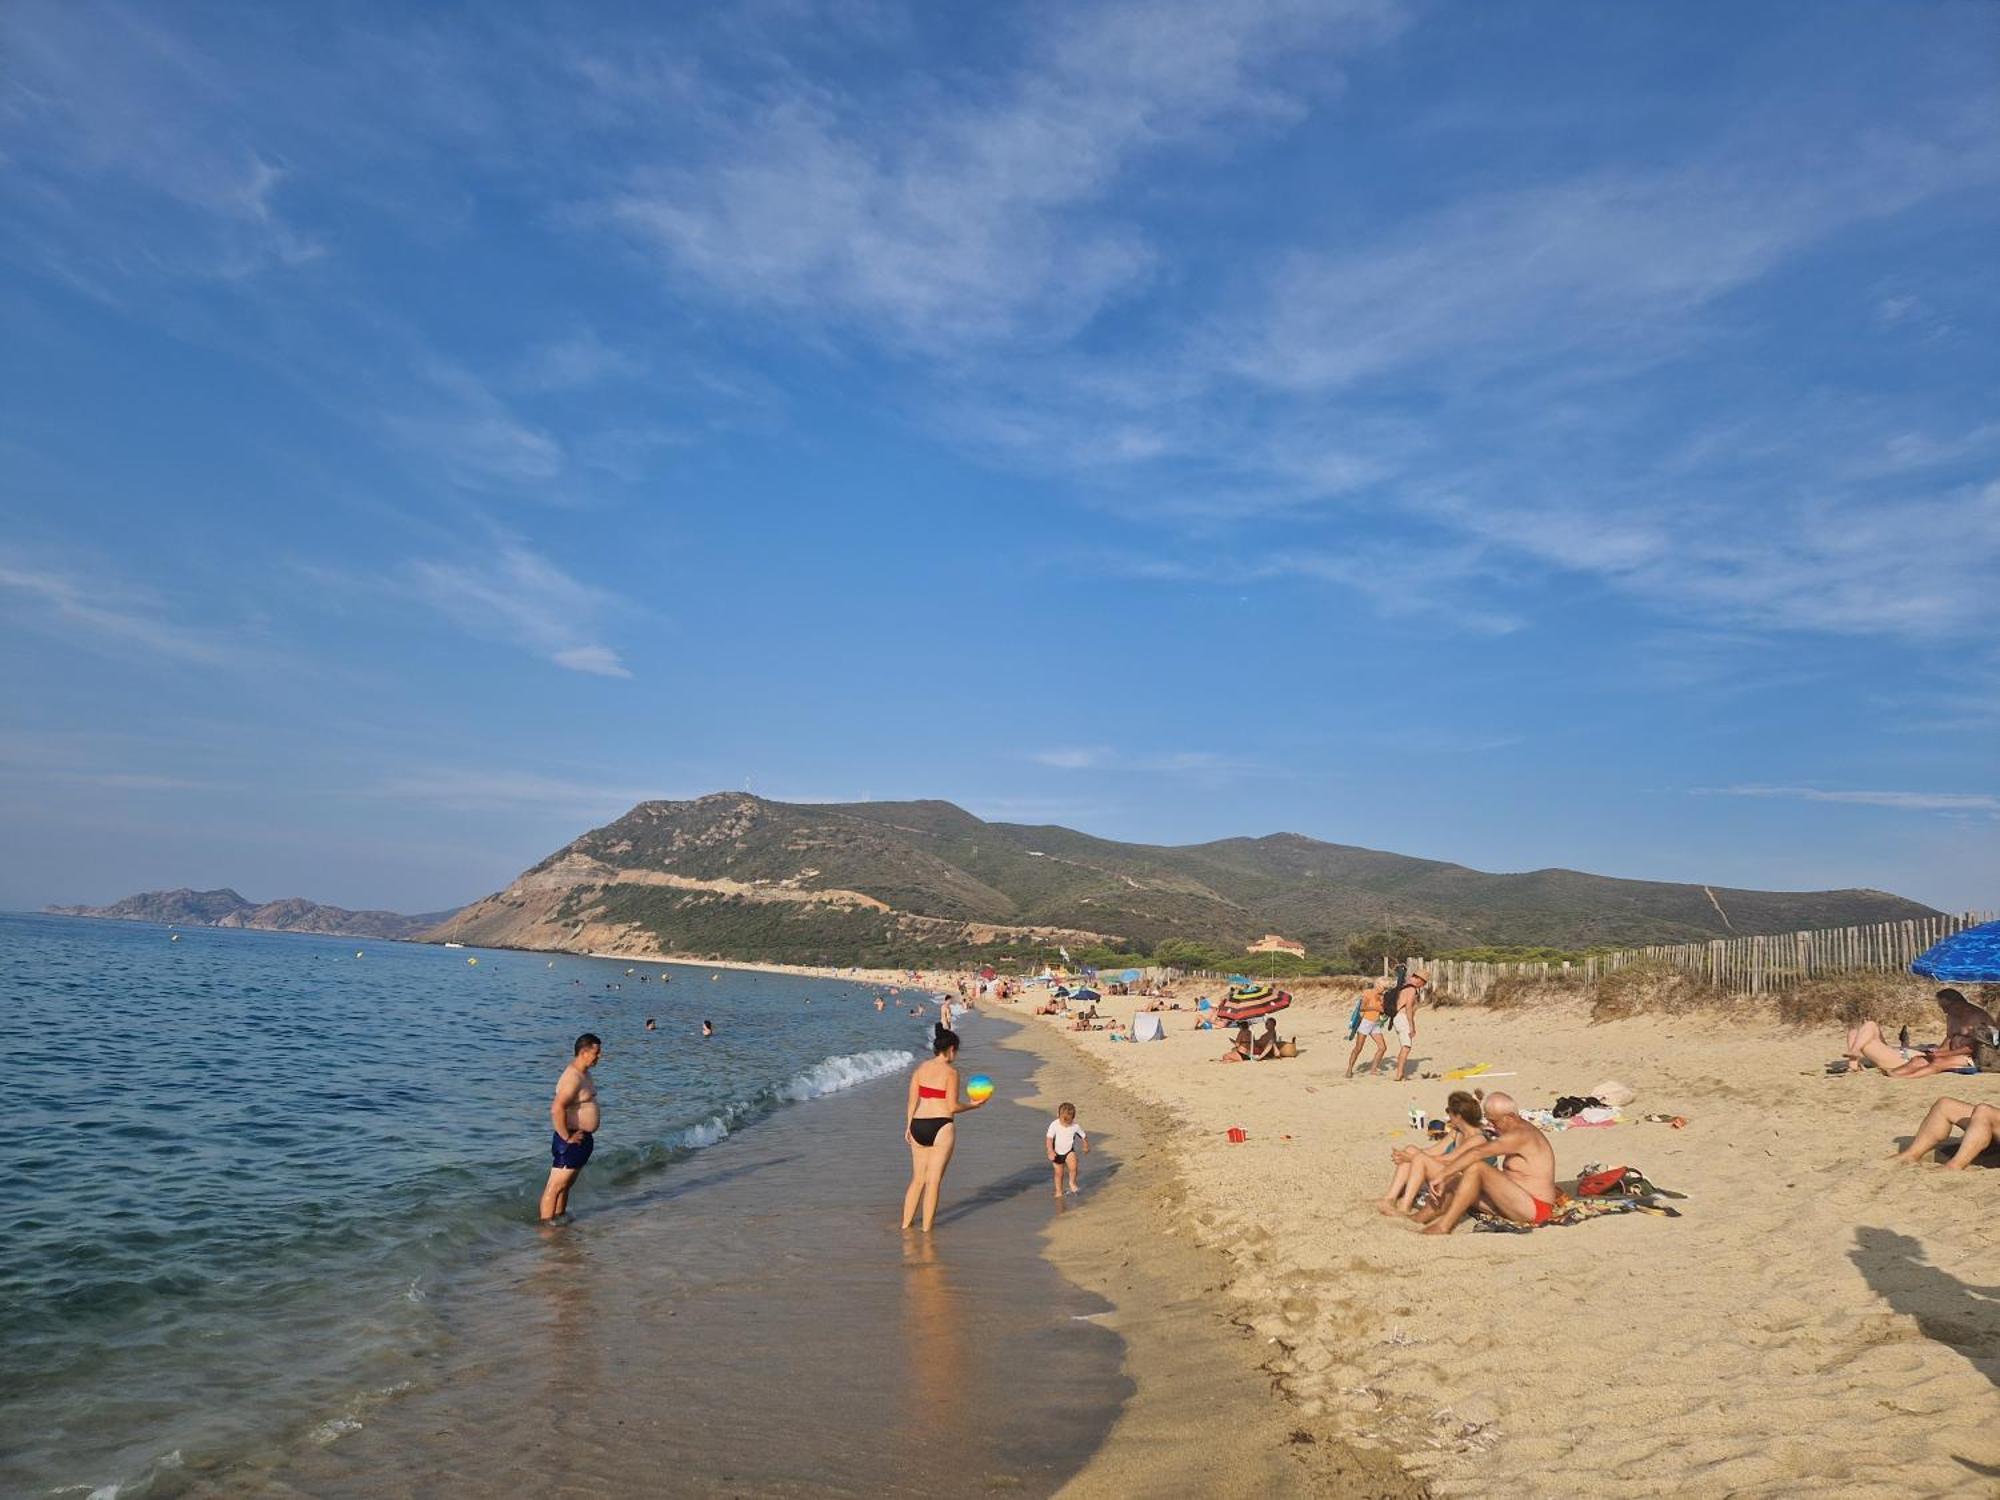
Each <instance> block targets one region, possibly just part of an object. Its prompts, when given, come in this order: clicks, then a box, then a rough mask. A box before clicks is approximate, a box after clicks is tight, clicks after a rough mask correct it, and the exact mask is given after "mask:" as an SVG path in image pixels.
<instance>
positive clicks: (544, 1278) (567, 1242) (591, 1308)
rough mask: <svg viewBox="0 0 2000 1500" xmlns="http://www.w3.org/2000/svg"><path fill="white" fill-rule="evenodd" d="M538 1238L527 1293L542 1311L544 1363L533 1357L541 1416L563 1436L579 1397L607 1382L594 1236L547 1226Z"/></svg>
mask: <svg viewBox="0 0 2000 1500" xmlns="http://www.w3.org/2000/svg"><path fill="white" fill-rule="evenodd" d="M537 1233H539V1234H540V1235H541V1237H542V1241H543V1244H542V1247H541V1252H542V1253H541V1254H540V1255H539V1256H538V1257H537V1258H536V1259H535V1262H534V1265H533V1268H532V1269H531V1270H530V1271H529V1273H528V1279H527V1290H528V1293H529V1295H530V1297H531V1298H532V1299H533V1302H534V1304H535V1305H536V1306H538V1307H539V1308H540V1310H541V1315H540V1316H539V1317H538V1318H537V1319H536V1320H535V1323H536V1328H537V1331H538V1332H539V1333H540V1335H541V1337H540V1338H539V1340H537V1341H536V1343H538V1344H539V1358H534V1357H533V1356H532V1354H531V1358H533V1363H534V1365H535V1367H536V1368H537V1369H539V1370H541V1371H543V1372H544V1373H543V1401H542V1408H541V1409H542V1412H543V1413H544V1414H545V1417H546V1420H547V1421H548V1422H549V1424H550V1426H551V1427H552V1428H553V1429H554V1430H555V1431H556V1432H558V1433H564V1432H565V1428H566V1417H567V1413H568V1412H569V1411H570V1409H571V1408H572V1407H573V1406H574V1405H575V1402H576V1395H577V1393H578V1392H579V1391H588V1390H594V1389H596V1387H597V1385H598V1382H599V1381H600V1379H601V1378H602V1365H603V1342H602V1332H603V1330H602V1329H601V1328H600V1327H599V1326H598V1322H597V1317H596V1314H595V1307H596V1302H597V1273H596V1268H595V1267H594V1266H593V1265H592V1261H591V1242H590V1236H589V1235H587V1234H577V1233H575V1232H574V1230H573V1229H572V1228H569V1227H551V1226H549V1225H546V1224H544V1225H540V1226H538V1227H537ZM532 1347H533V1346H532V1345H531V1348H532Z"/></svg>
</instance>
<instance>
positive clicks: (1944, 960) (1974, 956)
mask: <svg viewBox="0 0 2000 1500" xmlns="http://www.w3.org/2000/svg"><path fill="white" fill-rule="evenodd" d="M1910 972H1911V973H1912V974H1921V975H1923V976H1924V977H1925V978H1926V979H1936V980H1940V981H1942V982H1944V983H1947V984H1950V983H1958V984H2000V922H1982V923H1980V925H1979V926H1977V927H1968V928H1966V929H1965V931H1963V932H1954V933H1953V934H1952V935H1951V936H1950V937H1948V938H1945V939H1943V940H1942V941H1941V942H1936V943H1932V944H1931V945H1930V947H1928V948H1926V949H1924V951H1923V952H1922V953H1919V954H1918V955H1917V957H1916V959H1915V961H1914V962H1912V963H1911V965H1910Z"/></svg>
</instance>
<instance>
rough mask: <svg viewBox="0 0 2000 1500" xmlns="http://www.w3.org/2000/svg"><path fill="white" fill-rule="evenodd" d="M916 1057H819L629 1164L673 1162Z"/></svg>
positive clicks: (888, 1052)
mask: <svg viewBox="0 0 2000 1500" xmlns="http://www.w3.org/2000/svg"><path fill="white" fill-rule="evenodd" d="M916 1060H917V1055H916V1053H914V1052H902V1051H898V1050H895V1049H892V1048H883V1049H881V1050H879V1051H874V1052H848V1053H843V1054H841V1055H839V1056H836V1057H823V1058H821V1059H820V1060H819V1061H818V1062H816V1063H814V1064H813V1065H812V1066H811V1067H809V1068H806V1069H803V1070H802V1071H800V1072H797V1073H794V1074H793V1075H792V1076H791V1077H790V1078H788V1079H786V1080H785V1081H784V1082H783V1083H780V1084H777V1085H774V1086H772V1087H768V1088H764V1089H760V1090H758V1092H757V1093H756V1094H754V1095H752V1096H751V1097H750V1098H747V1099H739V1100H737V1101H736V1102H735V1103H733V1104H730V1105H727V1106H725V1107H724V1108H722V1109H721V1110H718V1111H717V1112H716V1113H715V1114H712V1115H710V1116H709V1117H708V1118H707V1119H705V1120H702V1121H700V1122H699V1123H697V1124H694V1125H688V1126H684V1127H682V1128H681V1129H679V1130H676V1131H674V1132H673V1133H672V1134H671V1135H668V1136H667V1137H665V1138H664V1139H663V1140H661V1141H660V1142H658V1144H656V1145H654V1146H653V1147H651V1148H650V1149H641V1150H640V1151H639V1152H638V1153H637V1159H636V1161H635V1162H634V1163H633V1165H634V1166H635V1167H639V1168H644V1167H648V1166H652V1167H657V1166H663V1165H666V1164H668V1163H670V1162H674V1161H678V1160H680V1159H681V1158H683V1157H686V1156H688V1155H690V1154H692V1153H693V1152H696V1151H700V1150H702V1149H704V1148H705V1147H708V1146H713V1145H714V1144H715V1143H716V1142H717V1141H720V1140H724V1139H726V1138H728V1137H729V1136H730V1135H731V1134H732V1133H734V1132H735V1131H737V1130H739V1129H741V1128H742V1127H743V1126H745V1125H751V1124H755V1123H756V1122H757V1121H758V1120H761V1119H763V1118H764V1117H765V1116H766V1115H768V1114H770V1113H771V1112H772V1111H773V1110H775V1109H777V1108H779V1107H780V1106H781V1105H786V1104H805V1103H808V1102H810V1101H811V1100H814V1099H824V1098H825V1097H826V1096H827V1095H829V1094H838V1093H840V1092H841V1091H842V1090H844V1089H851V1088H854V1087H856V1086H858V1085H860V1084H864V1083H869V1082H872V1081H873V1080H875V1079H877V1078H886V1077H887V1076H888V1075H890V1074H891V1073H900V1072H902V1071H903V1069H905V1068H907V1067H909V1066H910V1064H911V1063H913V1062H915V1061H916ZM614 1159H615V1158H614ZM621 1175H622V1174H621Z"/></svg>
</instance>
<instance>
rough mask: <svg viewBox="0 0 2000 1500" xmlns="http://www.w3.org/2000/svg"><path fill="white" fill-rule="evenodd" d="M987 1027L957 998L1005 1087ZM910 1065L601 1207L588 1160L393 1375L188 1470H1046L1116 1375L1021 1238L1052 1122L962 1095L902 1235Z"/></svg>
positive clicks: (266, 1476)
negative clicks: (542, 1225)
mask: <svg viewBox="0 0 2000 1500" xmlns="http://www.w3.org/2000/svg"><path fill="white" fill-rule="evenodd" d="M1005 1032H1006V1028H1005V1027H1004V1025H1000V1024H995V1023H992V1022H986V1021H983V1020H975V1021H973V1022H972V1023H970V1025H969V1026H968V1027H967V1029H966V1033H965V1035H966V1043H967V1045H966V1050H965V1053H964V1054H963V1056H962V1059H961V1061H962V1066H963V1067H964V1068H965V1070H966V1071H968V1072H970V1071H983V1072H986V1073H989V1074H991V1075H992V1077H993V1078H994V1080H995V1082H996V1083H997V1084H998V1085H999V1091H1000V1093H999V1097H1000V1098H1001V1099H1002V1100H1005V1101H1013V1100H1016V1099H1019V1098H1021V1097H1023V1096H1025V1095H1026V1094H1027V1093H1028V1089H1027V1084H1026V1075H1027V1073H1028V1072H1029V1070H1030V1069H1031V1067H1032V1066H1033V1061H1032V1059H1031V1058H1030V1057H1029V1056H1028V1055H1027V1054H1026V1053H1024V1052H1022V1051H1020V1050H1017V1049H1013V1048H1004V1047H1001V1046H999V1045H996V1044H997V1043H998V1042H999V1041H1000V1040H1001V1039H1002V1037H1003V1036H1004V1035H1005ZM905 1086H906V1081H905V1079H904V1077H903V1076H900V1075H898V1076H896V1077H892V1078H888V1079H883V1080H880V1081H878V1082H876V1083H872V1084H868V1085H864V1086H862V1087H860V1088H857V1089H855V1090H854V1091H853V1092H851V1093H849V1094H843V1095H839V1096H836V1097H833V1098H828V1099H822V1100H818V1101H815V1102H813V1103H811V1104H807V1105H801V1106H798V1107H795V1108H791V1109H787V1110H782V1111H780V1112H778V1113H777V1114H775V1115H773V1116H771V1117H770V1118H768V1119H766V1120H764V1121H761V1122H759V1123H758V1124H757V1125H756V1126H754V1127H752V1128H750V1129H748V1130H745V1131H744V1132H742V1133H741V1134H740V1135H738V1136H733V1137H731V1138H729V1139H727V1140H725V1141H722V1142H720V1143H719V1144H717V1145H715V1146H713V1147H711V1148H709V1149H708V1150H706V1151H703V1152H701V1153H699V1155H698V1156H696V1157H695V1158H693V1159H691V1160H690V1161H688V1162H687V1163H685V1164H684V1165H683V1166H682V1167H681V1168H680V1169H677V1170H676V1171H674V1172H671V1173H668V1174H665V1175H663V1176H662V1178H661V1181H660V1185H659V1187H658V1189H657V1191H655V1192H652V1193H649V1194H646V1195H644V1196H643V1197H642V1198H641V1199H640V1200H639V1201H638V1202H636V1203H634V1202H632V1201H631V1200H629V1199H628V1200H627V1202H626V1203H625V1205H624V1206H622V1207H620V1208H619V1209H617V1210H613V1211H606V1212H601V1213H596V1214H593V1212H592V1211H591V1194H590V1181H589V1177H588V1174H587V1173H586V1175H585V1177H584V1179H583V1182H582V1184H581V1186H580V1187H579V1188H578V1190H577V1196H576V1204H577V1209H578V1213H577V1215H576V1218H575V1220H574V1221H573V1222H572V1223H571V1224H570V1225H568V1226H566V1227H563V1228H560V1229H556V1230H553V1231H548V1232H546V1233H545V1234H544V1233H542V1232H539V1231H535V1230H531V1229H527V1228H525V1227H524V1229H523V1243H522V1244H521V1246H520V1247H519V1249H518V1250H517V1251H515V1252H513V1253H510V1254H508V1255H507V1256H505V1257H504V1258H503V1260H502V1263H501V1264H500V1265H499V1266H498V1267H496V1268H495V1269H494V1271H493V1272H492V1273H491V1274H489V1275H488V1276H486V1277H484V1278H482V1279H481V1280H480V1282H479V1283H478V1284H475V1285H470V1286H466V1287H462V1288H456V1289H452V1290H451V1291H449V1292H440V1293H439V1294H437V1295H436V1296H434V1297H433V1298H432V1299H431V1301H430V1302H429V1303H428V1304H427V1306H426V1308H425V1314H426V1315H427V1316H432V1317H436V1318H438V1319H439V1320H440V1322H441V1323H442V1325H443V1327H444V1329H445V1331H446V1332H445V1337H444V1339H443V1341H442V1345H441V1352H440V1353H439V1354H438V1355H437V1356H436V1357H435V1358H434V1359H433V1360H432V1361H430V1362H429V1364H428V1366H427V1367H426V1368H422V1369H417V1370H413V1371H412V1372H411V1382H412V1389H411V1390H410V1391H408V1392H407V1393H405V1394H403V1395H402V1396H401V1397H399V1398H396V1399H391V1400H388V1401H385V1402H383V1403H382V1404H381V1405H379V1406H377V1407H376V1408H375V1409H374V1410H373V1411H371V1412H368V1413H365V1414H363V1415H361V1417H360V1421H359V1426H358V1428H357V1429H355V1430H348V1431H340V1430H339V1429H340V1427H341V1426H342V1425H344V1424H341V1423H338V1422H336V1423H334V1424H332V1425H331V1426H330V1427H326V1428H322V1430H321V1432H320V1435H319V1437H320V1440H319V1441H318V1442H308V1443H306V1444H304V1445H303V1447H302V1448H300V1449H297V1450H294V1451H293V1452H291V1453H289V1454H286V1455H283V1456H279V1457H276V1458H275V1459H274V1460H273V1461H271V1462H268V1463H266V1464H265V1465H263V1466H261V1467H258V1468H256V1469H253V1470H239V1471H237V1472H236V1473H234V1474H232V1475H230V1476H226V1477H224V1478H223V1479H221V1480H218V1481H217V1482H216V1483H215V1484H214V1486H213V1488H212V1489H209V1490H207V1491H205V1492H207V1493H217V1494H249V1493H256V1494H266V1495H269V1494H276V1495H314V1496H326V1497H336V1496H376V1495H386V1494H423V1495H427V1496H460V1495H462V1496H474V1495H479V1496H489V1495H495V1494H519V1493H547V1494H560V1495H564V1496H598V1495H602V1496H613V1495H616V1496H621V1497H623V1496H630V1495H634V1494H677V1495H679V1494H686V1495H711V1494H712V1495H768V1496H789V1495H806V1494H853V1495H916V1494H931V1493H938V1492H942V1491H945V1490H962V1489H966V1488H970V1489H973V1490H982V1491H983V1490H998V1491H1001V1492H1004V1493H1008V1494H1021V1495H1046V1494H1050V1493H1053V1492H1054V1491H1055V1490H1056V1489H1057V1488H1059V1487H1060V1486H1061V1485H1062V1483H1063V1482H1064V1481H1065V1480H1067V1479H1069V1478H1070V1477H1071V1476H1072V1475H1074V1474H1075V1473H1076V1472H1077V1471H1078V1469H1079V1468H1080V1467H1081V1466H1082V1464H1083V1463H1084V1461H1085V1459H1086V1458H1087V1457H1088V1456H1089V1454H1091V1453H1092V1452H1093V1451H1094V1450H1095V1449H1096V1448H1097V1447H1098V1446H1099V1445H1100V1443H1101V1442H1102V1441H1103V1439H1104V1437H1105V1435H1106V1433H1107V1432H1108V1431H1109V1430H1110V1428H1111V1426H1112V1423H1113V1421H1114V1420H1115V1419H1116V1417H1117V1414H1118V1410H1119V1407H1120V1404H1121V1403H1122V1402H1123V1400H1124V1399H1125V1397H1126V1396H1127V1395H1128V1394H1130V1391H1131V1382H1130V1380H1129V1379H1128V1378H1127V1377H1126V1376H1125V1375H1124V1374H1123V1373H1122V1351H1121V1347H1120V1343H1119V1339H1118V1336H1117V1335H1116V1334H1115V1333H1113V1332H1112V1331H1111V1330H1110V1329H1108V1328H1107V1327H1105V1326H1104V1324H1103V1321H1102V1314H1104V1313H1105V1312H1106V1310H1107V1304H1106V1303H1105V1302H1104V1301H1103V1300H1102V1299H1101V1298H1100V1297H1098V1296H1095V1295H1093V1294H1091V1293H1090V1292H1087V1291H1084V1290H1081V1289H1080V1288H1078V1287H1077V1286H1075V1285H1073V1284H1071V1283H1069V1282H1067V1281H1066V1280H1065V1279H1064V1278H1063V1277H1062V1276H1061V1275H1060V1274H1059V1273H1058V1272H1057V1271H1056V1269H1055V1268H1054V1266H1053V1265H1052V1264H1051V1263H1050V1261H1049V1260H1048V1259H1047V1258H1046V1257H1045V1256H1043V1255H1042V1254H1040V1253H1038V1237H1039V1235H1040V1233H1041V1231H1042V1230H1043V1229H1044V1228H1045V1227H1046V1225H1047V1222H1048V1220H1049V1218H1050V1215H1051V1213H1052V1211H1053V1208H1054V1205H1053V1202H1052V1200H1051V1198H1050V1196H1049V1185H1048V1170H1047V1164H1046V1162H1045V1161H1044V1160H1043V1158H1042V1155H1041V1148H1040V1139H1041V1133H1042V1130H1043V1128H1044V1125H1045V1120H1044V1119H1043V1117H1042V1115H1041V1114H1040V1112H1039V1110H1038V1109H1030V1108H1029V1107H1028V1106H1026V1105H1023V1104H1020V1103H1015V1102H1002V1103H995V1104H993V1105H989V1106H988V1107H987V1108H985V1109H984V1110H981V1111H979V1112H978V1113H976V1114H973V1115H971V1116H969V1117H967V1118H966V1119H965V1120H964V1121H963V1122H962V1123H961V1124H960V1125H959V1127H958V1132H959V1136H960V1143H959V1148H958V1152H957V1155H956V1157H955V1159H954V1160H953V1163H952V1167H951V1172H950V1175H949V1177H948V1178H947V1181H946V1196H945V1200H944V1204H943V1207H942V1208H941V1210H940V1212H939V1215H938V1222H937V1227H936V1230H935V1232H934V1234H932V1235H931V1236H928V1237H927V1236H924V1235H922V1234H919V1233H915V1232H911V1233H904V1232H902V1231H899V1230H898V1228H897V1227H896V1217H897V1215H898V1214H899V1212H900V1209H901V1203H902V1193H903V1187H904V1184H905V1183H906V1181H907V1180H908V1172H909V1154H908V1149H907V1148H906V1147H905V1146H904V1144H903V1142H902V1139H901V1132H902V1119H901V1115H902V1104H903V1097H904V1089H905ZM607 1125H608V1127H609V1130H610V1131H615V1130H616V1120H615V1118H614V1119H610V1120H608V1121H607ZM1100 1163H1101V1165H1100V1166H1099V1169H1098V1171H1097V1172H1096V1173H1095V1174H1094V1178H1095V1182H1094V1184H1093V1186H1097V1187H1101V1186H1105V1185H1107V1184H1109V1183H1110V1182H1113V1181H1115V1178H1116V1175H1117V1167H1116V1163H1115V1162H1114V1161H1112V1160H1110V1159H1109V1158H1100ZM1107 1169H1108V1170H1107Z"/></svg>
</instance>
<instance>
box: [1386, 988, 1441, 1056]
mask: <svg viewBox="0 0 2000 1500" xmlns="http://www.w3.org/2000/svg"><path fill="white" fill-rule="evenodd" d="M1430 982H1431V976H1430V975H1428V974H1426V973H1424V972H1423V971H1422V970H1421V969H1412V970H1411V971H1410V972H1409V976H1408V977H1407V978H1406V979H1404V981H1403V982H1402V984H1401V985H1400V986H1399V987H1398V988H1397V989H1395V990H1392V991H1390V994H1389V998H1390V1001H1391V1003H1392V1005H1393V1007H1394V1019H1393V1020H1392V1021H1391V1023H1390V1024H1391V1025H1393V1026H1394V1027H1395V1028H1396V1046H1397V1051H1396V1082H1398V1083H1401V1082H1402V1081H1403V1080H1404V1079H1405V1078H1407V1077H1408V1076H1409V1069H1410V1048H1412V1047H1414V1046H1415V1045H1416V1044H1417V1004H1418V1002H1419V1001H1420V1000H1422V998H1423V994H1424V991H1425V990H1426V989H1427V988H1429V986H1430Z"/></svg>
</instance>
